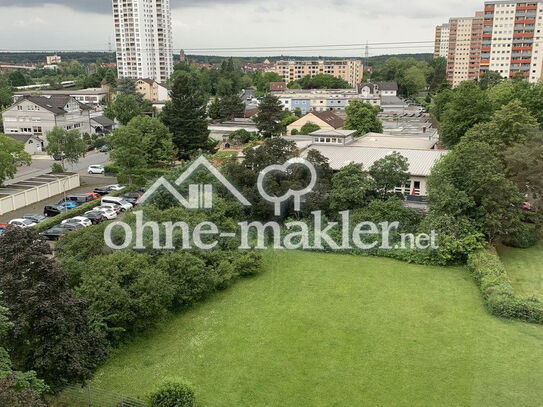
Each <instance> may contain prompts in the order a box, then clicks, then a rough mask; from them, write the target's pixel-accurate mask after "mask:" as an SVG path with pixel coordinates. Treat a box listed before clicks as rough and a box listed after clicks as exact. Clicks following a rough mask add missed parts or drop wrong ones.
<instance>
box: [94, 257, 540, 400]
mask: <svg viewBox="0 0 543 407" xmlns="http://www.w3.org/2000/svg"><path fill="white" fill-rule="evenodd" d="M265 257H266V258H265V264H266V267H265V268H266V270H265V271H264V273H263V274H262V275H260V276H258V277H255V278H251V279H246V280H242V281H241V282H239V283H236V285H235V286H233V287H231V288H230V289H228V290H226V291H224V292H221V293H218V294H216V295H214V296H213V297H212V298H210V299H209V300H208V301H206V302H205V303H203V304H201V305H199V306H196V307H195V308H193V309H191V310H189V311H188V312H186V313H183V314H180V315H177V316H174V317H172V318H171V319H169V320H168V321H167V322H165V323H163V324H161V325H160V327H158V328H156V329H154V330H152V332H149V333H148V334H147V335H145V336H144V337H141V338H139V339H138V340H136V341H135V342H133V343H131V344H129V345H126V346H125V347H123V348H122V349H120V350H119V351H118V352H117V353H116V355H114V356H113V357H112V358H111V359H110V360H109V362H108V363H107V364H106V365H105V366H103V367H102V368H101V369H100V370H99V371H98V373H97V374H96V376H95V379H94V380H93V381H92V383H91V384H92V385H94V386H97V387H100V388H105V389H108V390H113V391H116V392H119V393H123V394H125V395H129V396H138V397H144V396H146V395H147V394H148V393H149V392H151V391H152V389H153V388H154V386H155V385H156V384H157V383H159V382H160V381H162V380H163V379H166V378H172V377H182V378H185V379H187V380H189V381H190V382H192V383H193V385H194V387H195V389H196V392H197V396H198V399H199V401H200V405H201V406H204V407H217V406H232V407H242V406H247V407H249V406H250V407H257V406H262V407H264V406H265V407H271V406H278V407H279V406H281V407H285V406H296V407H304V406H322V407H330V406H338V407H347V406H348V407H350V406H356V407H359V406H368V407H370V406H371V407H377V406H383V407H393V406H406V407H414V406H416V407H421V406H431V407H436V406H448V407H450V406H481V407H483V406H484V407H489V406H492V407H499V406H504V407H512V406H522V407H531V406H533V407H541V406H542V405H543V327H541V326H536V325H528V324H523V323H519V322H512V321H505V320H500V319H497V318H494V317H491V316H490V315H488V314H487V312H486V311H485V309H484V308H483V304H482V302H481V298H480V295H479V292H478V290H477V288H476V286H475V284H474V283H473V281H472V279H471V277H470V276H469V275H468V272H467V271H466V270H465V269H463V268H439V267H423V266H415V265H408V264H405V263H401V262H396V261H393V260H387V259H380V258H370V257H367V258H366V257H353V256H343V255H332V254H318V253H302V252H268V253H266V254H265Z"/></svg>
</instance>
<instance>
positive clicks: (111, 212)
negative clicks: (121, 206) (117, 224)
mask: <svg viewBox="0 0 543 407" xmlns="http://www.w3.org/2000/svg"><path fill="white" fill-rule="evenodd" d="M94 210H95V211H99V212H102V213H103V214H104V217H105V218H106V219H107V220H113V219H116V218H117V216H118V215H117V211H115V209H113V208H112V207H110V206H98V207H96V208H94Z"/></svg>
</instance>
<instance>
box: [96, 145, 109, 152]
mask: <svg viewBox="0 0 543 407" xmlns="http://www.w3.org/2000/svg"><path fill="white" fill-rule="evenodd" d="M98 151H100V152H101V153H107V152H108V151H111V147H110V146H108V145H107V144H104V145H103V146H102V147H100V150H98Z"/></svg>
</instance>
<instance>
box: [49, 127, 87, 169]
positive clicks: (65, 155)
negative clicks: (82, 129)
mask: <svg viewBox="0 0 543 407" xmlns="http://www.w3.org/2000/svg"><path fill="white" fill-rule="evenodd" d="M45 137H46V138H47V152H48V153H49V154H50V155H52V156H59V157H62V167H63V168H66V167H65V166H64V162H65V161H67V162H69V163H71V164H75V163H77V162H78V161H79V159H80V158H82V157H84V156H85V154H86V153H87V144H86V143H85V141H84V140H83V138H82V137H81V135H80V134H79V132H78V131H77V130H65V129H63V128H61V127H53V128H52V129H51V131H49V132H48V133H47V135H46V136H45Z"/></svg>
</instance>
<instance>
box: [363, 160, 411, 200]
mask: <svg viewBox="0 0 543 407" xmlns="http://www.w3.org/2000/svg"><path fill="white" fill-rule="evenodd" d="M369 174H370V175H371V177H372V178H373V182H374V184H375V188H376V190H377V193H378V194H379V196H380V198H381V199H387V198H388V197H390V196H391V195H394V188H396V187H400V186H403V185H405V184H406V183H407V181H408V180H409V177H410V174H409V163H408V161H407V158H405V157H404V156H403V155H401V154H400V153H397V152H394V153H392V154H390V155H387V156H386V157H385V158H381V159H380V160H377V161H375V162H374V163H373V165H372V166H371V168H370V170H369Z"/></svg>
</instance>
